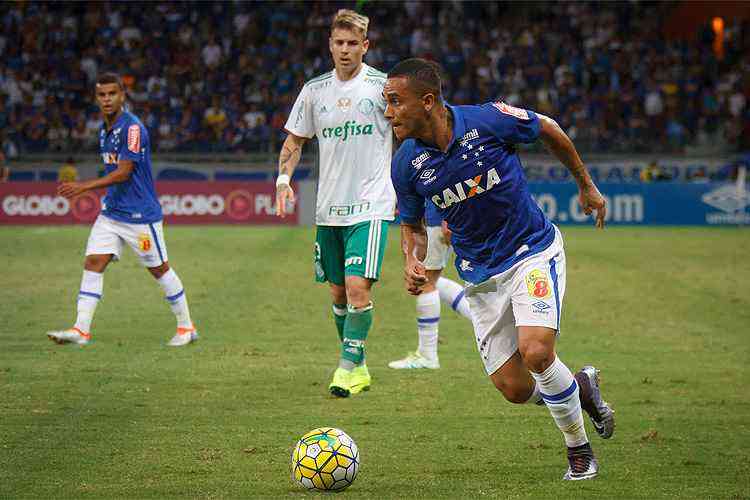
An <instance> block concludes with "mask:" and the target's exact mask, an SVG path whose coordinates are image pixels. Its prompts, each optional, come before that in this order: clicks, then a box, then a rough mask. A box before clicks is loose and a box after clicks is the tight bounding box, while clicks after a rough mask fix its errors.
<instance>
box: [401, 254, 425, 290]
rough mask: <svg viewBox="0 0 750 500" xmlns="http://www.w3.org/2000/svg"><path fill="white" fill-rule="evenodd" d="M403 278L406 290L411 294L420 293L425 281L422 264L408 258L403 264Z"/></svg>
mask: <svg viewBox="0 0 750 500" xmlns="http://www.w3.org/2000/svg"><path fill="white" fill-rule="evenodd" d="M404 280H405V281H406V290H407V291H408V292H409V293H410V294H412V295H419V294H420V293H422V288H423V287H424V285H425V284H426V283H427V275H426V274H425V268H424V264H422V263H421V262H419V261H418V260H416V259H409V260H407V261H406V265H405V266H404Z"/></svg>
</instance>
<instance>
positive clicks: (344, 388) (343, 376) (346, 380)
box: [328, 368, 353, 398]
mask: <svg viewBox="0 0 750 500" xmlns="http://www.w3.org/2000/svg"><path fill="white" fill-rule="evenodd" d="M352 374H353V372H352V371H349V370H344V369H343V368H336V371H335V372H333V380H332V381H331V385H329V386H328V390H329V391H331V394H333V395H334V396H336V397H339V398H348V397H349V394H351V380H352Z"/></svg>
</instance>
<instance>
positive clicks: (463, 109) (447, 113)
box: [383, 59, 614, 480]
mask: <svg viewBox="0 0 750 500" xmlns="http://www.w3.org/2000/svg"><path fill="white" fill-rule="evenodd" d="M383 93H384V96H385V99H386V102H387V107H386V110H385V116H386V118H388V119H389V120H390V121H391V124H392V125H393V131H394V133H395V134H396V137H397V138H398V139H399V140H403V141H404V142H403V144H402V145H401V147H400V148H399V150H398V151H397V153H396V155H395V157H394V160H393V165H392V170H391V175H392V179H393V185H394V187H395V189H396V193H397V195H398V207H399V211H400V214H401V220H402V222H401V235H402V239H403V248H404V252H405V258H406V262H405V268H404V273H405V280H406V287H407V290H408V291H409V292H410V293H411V294H413V295H419V294H420V293H421V292H422V290H423V287H424V285H425V283H426V281H427V277H426V276H425V269H424V265H423V264H422V262H420V259H421V258H422V257H423V256H424V253H425V245H426V243H425V229H424V227H423V225H422V222H421V221H422V216H423V213H424V200H425V199H429V200H431V201H432V202H433V203H434V204H435V206H436V207H437V208H438V210H439V212H440V215H441V217H442V218H443V219H444V220H445V221H446V222H447V224H448V228H449V229H450V230H451V231H452V233H453V235H452V243H453V248H454V250H455V252H456V267H457V269H458V272H459V275H460V276H461V277H462V278H463V279H464V280H465V281H466V282H467V286H466V297H467V300H468V301H469V306H470V309H471V317H472V322H473V325H474V333H475V337H476V341H477V346H478V349H479V354H480V355H481V358H482V361H483V362H484V366H485V369H486V372H487V374H488V375H489V377H490V379H491V380H492V382H493V383H494V384H495V387H497V389H498V390H500V392H502V393H503V395H504V396H505V398H506V399H507V400H508V401H511V402H513V403H539V404H541V403H542V402H543V403H544V404H545V405H546V406H547V408H548V409H549V411H550V413H551V414H552V418H553V419H554V420H555V423H556V424H557V426H558V428H559V429H560V431H562V433H563V436H564V438H565V443H566V445H567V454H568V463H569V468H568V470H567V472H566V473H565V475H564V479H566V480H580V479H590V478H593V477H595V476H596V475H597V473H598V468H599V467H598V464H597V461H596V459H595V458H594V454H593V451H592V449H591V445H590V444H589V440H588V437H587V435H586V430H585V428H584V423H583V415H582V408H583V410H585V411H586V412H587V413H588V415H589V417H590V418H591V420H592V422H593V424H594V427H595V428H596V431H597V433H598V434H599V435H600V436H601V437H603V438H609V437H611V436H612V432H613V431H614V415H613V412H612V409H611V408H610V407H609V406H608V405H607V403H605V402H604V401H603V400H602V398H601V395H600V392H599V380H598V371H597V370H596V369H595V368H593V367H591V366H587V367H584V368H583V370H582V371H580V372H578V373H577V374H576V375H575V376H573V374H572V373H571V371H570V370H569V369H568V367H567V366H565V364H563V362H562V361H561V360H560V359H559V358H558V357H557V355H556V353H555V340H556V339H557V336H558V335H559V328H560V314H561V311H562V305H563V295H564V293H565V252H564V250H563V241H562V235H561V234H560V231H559V230H558V229H557V227H555V226H554V225H553V224H552V223H551V222H550V221H549V220H548V219H547V218H546V217H545V215H544V213H543V212H542V211H541V210H540V209H539V207H538V206H537V205H536V203H535V202H534V200H533V199H532V197H531V195H530V193H529V190H528V186H527V184H526V179H525V176H524V174H523V170H522V166H521V162H520V159H519V157H518V155H517V154H516V149H515V144H517V143H531V142H534V141H536V140H538V139H541V140H542V142H543V143H544V145H545V146H546V147H547V149H549V150H550V151H551V152H552V153H553V154H554V155H555V157H557V158H558V159H559V160H560V161H561V162H562V163H563V164H564V165H565V166H566V167H567V168H568V169H569V170H570V172H571V173H572V174H573V177H574V178H575V180H576V182H577V183H578V188H579V202H580V203H581V205H582V207H583V210H584V212H585V213H586V214H591V213H592V212H596V225H597V226H598V227H600V228H602V227H604V218H605V215H606V207H605V201H604V198H603V197H602V195H601V194H600V193H599V190H598V189H597V188H596V186H595V185H594V183H593V181H592V180H591V177H590V175H589V174H588V172H587V170H586V168H585V166H584V165H583V162H582V161H581V159H580V157H579V156H578V153H577V151H576V149H575V147H574V146H573V143H572V142H571V141H570V139H569V138H568V136H567V135H566V134H565V132H563V130H562V129H561V128H560V127H559V126H558V124H557V123H556V122H555V121H554V120H552V119H550V118H547V117H546V116H543V115H539V114H535V113H533V112H532V111H528V110H524V109H519V108H515V107H512V106H509V105H507V104H505V103H503V102H494V103H487V104H483V105H477V106H449V105H446V104H444V102H443V100H442V95H441V81H440V75H439V72H438V69H437V67H436V65H435V64H434V63H430V62H428V61H425V60H422V59H408V60H406V61H402V62H401V63H399V64H397V65H396V66H395V67H394V68H393V69H392V70H391V71H390V72H389V73H388V81H387V83H386V85H385V89H384V91H383Z"/></svg>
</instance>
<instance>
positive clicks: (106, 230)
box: [47, 73, 198, 347]
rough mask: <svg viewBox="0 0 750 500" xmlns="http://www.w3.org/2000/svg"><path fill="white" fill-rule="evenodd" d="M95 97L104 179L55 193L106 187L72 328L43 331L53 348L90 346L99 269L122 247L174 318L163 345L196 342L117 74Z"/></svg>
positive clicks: (140, 134)
mask: <svg viewBox="0 0 750 500" xmlns="http://www.w3.org/2000/svg"><path fill="white" fill-rule="evenodd" d="M95 96H96V102H97V104H98V105H99V107H100V108H101V111H102V114H103V115H104V124H103V125H102V128H101V131H100V132H99V149H100V150H101V154H102V159H103V161H104V168H105V172H106V175H105V176H104V177H101V178H99V179H95V180H91V181H85V182H64V183H62V184H61V185H60V186H59V187H58V193H59V194H60V195H61V196H64V197H65V198H68V199H73V198H75V197H77V196H79V195H81V194H83V193H85V192H87V191H91V190H94V189H99V188H107V195H106V197H105V198H104V204H103V206H102V211H101V213H100V214H99V216H98V217H97V219H96V222H94V226H93V227H92V228H91V234H90V235H89V240H88V243H87V245H86V260H85V262H84V271H83V278H82V279H81V288H80V291H79V292H78V316H77V318H76V322H75V325H74V326H73V328H70V329H68V330H62V331H53V332H48V333H47V336H48V337H49V338H50V340H53V341H55V342H57V343H58V344H65V343H73V344H79V345H85V344H88V343H89V342H90V341H91V322H92V320H93V318H94V311H95V310H96V306H97V304H98V303H99V300H100V299H101V298H102V292H103V290H104V270H105V269H106V268H107V265H108V264H109V263H110V262H111V261H112V260H118V259H119V258H120V254H121V253H122V247H123V244H127V245H128V246H129V247H130V248H132V249H133V251H134V252H135V253H136V255H137V256H138V259H139V260H140V261H141V264H143V265H144V266H145V267H146V269H148V272H149V273H151V275H152V276H153V277H154V278H156V280H157V282H158V283H159V285H160V286H161V288H162V290H164V295H165V296H166V299H167V301H168V302H169V304H170V306H171V308H172V312H173V313H174V315H175V316H176V318H177V333H176V334H175V335H174V337H172V339H171V340H170V341H169V343H168V345H170V346H173V347H179V346H184V345H186V344H189V343H190V342H193V341H194V340H196V339H197V338H198V332H196V330H195V327H194V326H193V323H192V321H191V319H190V311H189V309H188V303H187V297H186V296H185V289H184V288H183V286H182V282H181V281H180V278H179V277H178V276H177V273H175V272H174V270H173V269H171V268H170V267H169V262H168V260H167V246H166V243H165V241H164V231H163V228H162V212H161V205H159V200H158V199H157V197H156V191H155V189H154V181H153V178H152V177H151V143H150V141H149V137H148V131H147V130H146V127H144V126H143V124H142V123H141V122H140V120H139V119H138V118H137V117H136V116H135V115H133V114H132V113H130V112H129V111H127V110H126V109H125V107H124V106H125V88H124V87H123V84H122V80H121V79H120V77H119V76H118V75H116V74H114V73H104V74H102V75H100V76H99V77H98V78H97V81H96V90H95Z"/></svg>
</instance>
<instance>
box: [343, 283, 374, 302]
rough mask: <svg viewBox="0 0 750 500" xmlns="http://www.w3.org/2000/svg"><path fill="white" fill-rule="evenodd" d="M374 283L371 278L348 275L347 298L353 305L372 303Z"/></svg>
mask: <svg viewBox="0 0 750 500" xmlns="http://www.w3.org/2000/svg"><path fill="white" fill-rule="evenodd" d="M371 286H372V283H371V282H370V281H369V280H366V279H364V278H359V277H347V279H346V299H347V302H348V303H349V304H350V305H352V306H353V307H365V306H367V305H368V304H369V303H370V288H371Z"/></svg>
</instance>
